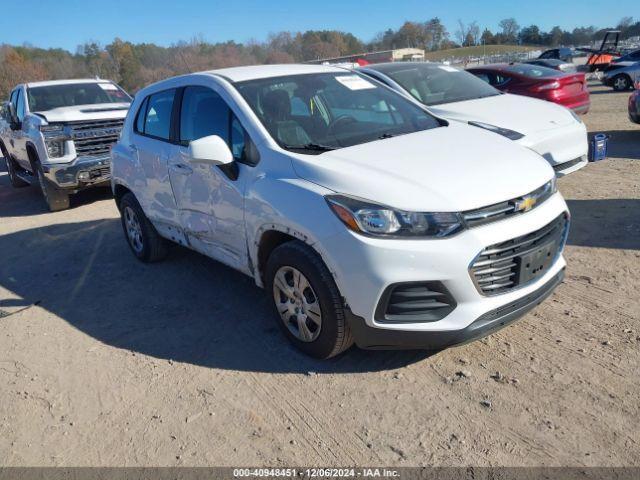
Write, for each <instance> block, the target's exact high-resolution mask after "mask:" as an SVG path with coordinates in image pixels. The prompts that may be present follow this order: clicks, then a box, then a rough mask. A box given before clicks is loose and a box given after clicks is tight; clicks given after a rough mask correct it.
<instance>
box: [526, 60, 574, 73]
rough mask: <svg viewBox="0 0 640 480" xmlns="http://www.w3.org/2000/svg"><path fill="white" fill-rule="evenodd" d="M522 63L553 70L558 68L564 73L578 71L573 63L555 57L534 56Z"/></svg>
mask: <svg viewBox="0 0 640 480" xmlns="http://www.w3.org/2000/svg"><path fill="white" fill-rule="evenodd" d="M524 63H528V64H529V65H539V66H541V67H547V68H553V69H554V70H559V71H561V72H564V73H576V72H577V71H578V69H577V68H576V66H575V65H574V64H573V63H567V62H565V61H564V60H557V59H555V58H535V59H533V60H527V61H526V62H524Z"/></svg>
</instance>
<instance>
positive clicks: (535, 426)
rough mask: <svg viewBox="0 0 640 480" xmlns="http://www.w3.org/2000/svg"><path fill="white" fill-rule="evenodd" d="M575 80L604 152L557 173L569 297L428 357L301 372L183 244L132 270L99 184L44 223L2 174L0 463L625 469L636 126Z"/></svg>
mask: <svg viewBox="0 0 640 480" xmlns="http://www.w3.org/2000/svg"><path fill="white" fill-rule="evenodd" d="M592 87H593V94H594V95H593V97H592V100H593V108H592V111H591V112H590V113H589V114H588V115H587V116H586V118H585V121H586V123H587V124H588V126H589V129H590V131H592V132H596V131H597V132H600V131H604V132H607V133H609V134H610V135H611V137H612V140H611V151H610V154H611V158H610V159H609V160H607V161H604V162H600V163H598V164H592V165H589V166H587V167H586V168H584V169H583V170H581V171H580V172H578V173H575V174H573V175H571V176H569V177H567V178H564V179H562V180H561V181H560V189H561V190H562V193H563V194H564V195H565V197H566V198H567V200H568V202H569V205H570V208H571V211H572V215H573V230H572V233H571V236H570V239H569V245H568V247H567V250H566V257H567V259H568V263H569V266H568V272H567V278H566V281H565V283H564V284H563V285H561V286H560V287H559V288H558V289H557V290H556V292H555V293H554V295H553V296H552V297H551V298H550V299H549V300H547V301H546V302H545V303H544V304H543V305H541V306H540V307H539V308H537V309H536V310H535V311H534V312H533V313H531V314H529V315H528V316H527V317H525V318H524V319H523V320H522V321H520V322H519V323H517V324H515V325H514V326H511V327H509V328H507V329H505V330H502V331H501V332H499V333H498V334H495V335H492V336H491V337H489V338H487V339H484V340H482V341H479V342H475V343H472V344H469V345H466V346H464V347H459V348H455V349H450V350H447V351H443V352H440V353H438V354H435V355H431V356H430V355H428V354H426V353H422V352H365V351H359V350H356V349H353V350H351V351H349V352H348V353H347V354H345V355H342V356H340V357H339V358H336V359H333V360H331V361H328V362H316V361H312V360H309V359H308V358H306V357H304V356H302V355H300V354H298V353H297V352H296V351H295V350H293V349H292V348H291V347H290V346H289V345H288V344H287V343H286V341H285V340H284V338H283V337H282V336H281V334H280V333H279V332H278V331H277V328H276V325H275V323H274V322H273V319H272V317H271V315H270V310H269V308H268V304H267V302H266V300H265V297H264V296H263V294H262V291H261V290H259V289H257V288H256V287H255V286H253V285H252V281H251V280H250V279H248V278H245V277H243V276H242V275H241V274H238V273H235V272H233V271H231V270H229V269H228V268H226V267H223V266H221V265H219V264H217V263H215V262H213V261H209V260H207V259H206V258H204V257H202V256H199V255H197V254H195V253H191V252H188V251H185V250H181V249H176V251H174V253H173V254H172V255H171V256H170V258H169V259H168V260H167V261H166V262H164V263H162V264H157V265H149V266H147V265H141V264H140V263H138V262H137V261H135V260H134V258H133V256H132V255H131V254H130V252H129V251H128V247H127V246H126V244H125V241H124V239H123V236H122V233H121V231H120V225H119V221H118V215H117V211H116V208H115V206H114V203H113V200H112V199H110V197H109V195H108V193H107V192H105V193H101V192H90V193H86V194H83V195H82V196H81V197H80V198H78V199H77V201H76V204H75V206H74V208H72V209H70V210H68V211H64V212H59V213H46V212H45V210H44V207H43V204H42V201H41V200H40V198H39V195H38V193H37V191H36V189H35V188H27V189H22V190H13V189H11V188H10V187H9V185H8V179H7V175H6V172H5V171H4V170H2V171H1V172H0V217H1V221H0V252H2V254H1V256H0V259H1V260H0V325H1V329H0V384H1V385H2V388H0V461H1V462H2V464H4V465H5V466H9V465H11V466H23V465H31V466H33V465H52V466H53V465H57V466H72V465H74V466H80V465H82V466H84V465H91V466H107V465H108V466H114V465H125V466H133V465H136V466H158V465H273V466H276V465H313V466H346V465H371V464H373V465H390V466H401V465H407V466H409V465H443V466H445V465H446V466H449V465H451V466H459V465H491V466H503V465H504V466H514V465H547V466H554V465H573V466H579V465H599V466H611V465H616V466H621V465H640V437H639V436H638V429H637V426H638V425H639V424H640V407H639V406H640V388H639V387H640V379H639V377H638V372H639V371H640V300H639V298H638V290H639V289H640V187H639V182H640V161H639V160H640V126H637V125H633V124H631V123H630V122H629V121H628V119H627V115H626V100H627V98H628V94H616V93H612V92H610V91H609V90H608V89H604V88H602V87H598V86H596V85H595V84H594V85H593V86H592Z"/></svg>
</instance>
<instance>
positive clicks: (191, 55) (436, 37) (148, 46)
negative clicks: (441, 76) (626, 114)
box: [0, 17, 640, 98]
mask: <svg viewBox="0 0 640 480" xmlns="http://www.w3.org/2000/svg"><path fill="white" fill-rule="evenodd" d="M617 27H618V28H619V29H620V30H621V31H622V37H623V38H627V37H633V36H638V35H640V21H634V20H633V18H631V17H626V18H623V19H622V20H621V21H620V22H619V25H618V26H617ZM606 30H607V29H597V28H596V27H579V28H575V29H573V30H572V31H567V30H563V29H562V28H560V27H553V28H552V29H551V30H550V31H548V32H544V31H542V30H541V29H540V28H539V27H538V26H537V25H530V26H525V27H521V26H520V25H519V24H518V22H517V21H516V20H515V19H514V18H507V19H504V20H502V21H501V22H500V23H499V29H498V30H497V31H491V30H489V29H483V30H482V29H481V28H480V27H479V25H478V23H477V22H471V23H465V22H462V21H459V22H458V28H457V30H456V31H455V32H453V33H451V32H449V31H448V30H447V28H446V27H445V26H444V24H443V23H442V22H441V20H440V19H439V18H432V19H430V20H427V21H426V22H411V21H407V22H405V23H404V24H403V25H402V26H401V27H400V28H398V29H396V30H394V29H388V30H386V31H384V32H381V33H379V34H377V35H376V36H375V37H374V38H373V40H371V41H370V42H364V41H362V40H360V39H358V38H357V37H355V36H354V35H353V34H351V33H347V32H340V31H334V30H319V31H317V30H310V31H306V32H298V33H291V32H279V33H274V34H270V35H269V36H268V37H267V39H266V40H265V41H263V42H258V41H253V40H252V41H248V42H246V43H237V42H233V41H229V42H219V43H209V42H206V41H205V40H204V39H203V38H201V37H196V38H194V39H192V40H191V41H189V42H179V43H177V44H174V45H171V46H169V47H162V46H158V45H155V44H152V43H139V44H134V43H131V42H128V41H124V40H122V39H119V38H116V39H115V40H113V41H112V42H111V43H109V44H108V45H100V44H98V43H96V42H87V43H84V44H83V45H79V46H78V48H77V50H76V51H75V52H74V53H72V52H69V51H67V50H64V49H60V48H51V49H43V48H37V47H34V46H31V45H28V44H25V45H22V46H11V45H6V44H5V45H1V46H0V98H7V97H8V94H9V91H10V89H11V88H12V87H13V86H14V85H16V84H18V83H22V82H27V81H37V80H48V79H59V78H81V77H94V76H99V77H101V78H108V79H112V80H115V81H116V82H118V83H119V84H120V85H122V86H123V87H124V88H125V89H127V90H129V91H130V92H134V93H135V92H136V91H137V90H138V89H140V88H141V87H143V86H144V85H147V84H149V83H151V82H154V81H157V80H161V79H164V78H167V77H170V76H173V75H179V74H183V73H188V72H194V71H201V70H207V69H213V68H223V67H232V66H238V65H251V64H268V63H292V62H305V61H309V60H317V59H321V58H331V57H339V56H344V55H352V54H356V53H361V52H366V51H375V50H388V49H394V48H405V47H414V48H422V49H425V50H428V51H435V50H442V49H450V48H458V47H463V46H474V45H482V44H484V45H494V44H506V45H515V44H525V45H540V46H558V45H575V46H577V45H585V44H588V43H590V42H592V41H597V40H598V39H601V38H602V37H603V36H604V32H605V31H606Z"/></svg>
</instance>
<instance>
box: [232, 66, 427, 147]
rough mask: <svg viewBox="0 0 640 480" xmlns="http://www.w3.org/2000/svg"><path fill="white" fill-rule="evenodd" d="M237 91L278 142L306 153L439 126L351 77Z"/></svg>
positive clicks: (300, 78) (305, 78)
mask: <svg viewBox="0 0 640 480" xmlns="http://www.w3.org/2000/svg"><path fill="white" fill-rule="evenodd" d="M235 86H236V88H237V89H238V91H239V92H240V94H241V95H242V96H243V97H244V99H245V100H246V101H247V103H248V104H249V105H250V107H251V108H252V109H253V111H254V112H255V113H256V115H257V116H258V118H259V119H260V121H261V122H262V124H263V125H264V126H265V128H266V129H267V130H268V131H269V133H270V134H271V136H272V137H273V138H274V139H275V140H276V142H278V144H279V145H280V146H281V147H282V148H285V149H287V150H293V151H299V152H301V153H309V154H317V153H322V152H323V151H327V150H335V149H339V148H344V147H350V146H353V145H358V144H362V143H366V142H371V141H374V140H378V139H384V138H389V137H393V136H396V135H404V134H407V133H413V132H418V131H422V130H428V129H431V128H436V127H438V126H440V122H439V121H438V120H437V119H436V118H435V117H433V116H431V115H430V114H429V113H427V112H426V111H425V110H423V109H422V108H420V107H419V106H417V105H415V104H413V103H412V102H411V101H410V100H407V99H405V98H403V97H402V96H401V95H398V94H396V93H394V92H392V91H391V90H389V89H387V88H386V87H382V86H380V85H379V84H377V83H376V82H374V81H371V80H367V79H366V78H364V77H362V76H360V75H357V74H353V73H348V72H345V73H344V74H341V73H320V74H304V75H292V76H286V77H275V78H264V79H258V80H248V81H244V82H238V83H236V84H235Z"/></svg>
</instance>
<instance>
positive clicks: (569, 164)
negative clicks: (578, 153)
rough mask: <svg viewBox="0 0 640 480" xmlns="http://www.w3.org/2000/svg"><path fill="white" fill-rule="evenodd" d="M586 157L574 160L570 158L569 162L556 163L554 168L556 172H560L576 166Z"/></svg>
mask: <svg viewBox="0 0 640 480" xmlns="http://www.w3.org/2000/svg"><path fill="white" fill-rule="evenodd" d="M584 160H585V159H584V158H583V157H578V158H574V159H573V160H569V161H568V162H564V163H559V164H558V165H554V166H553V169H554V170H555V171H556V172H560V171H562V170H566V169H568V168H571V167H574V166H576V165H577V164H579V163H580V162H583V161H584Z"/></svg>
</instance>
